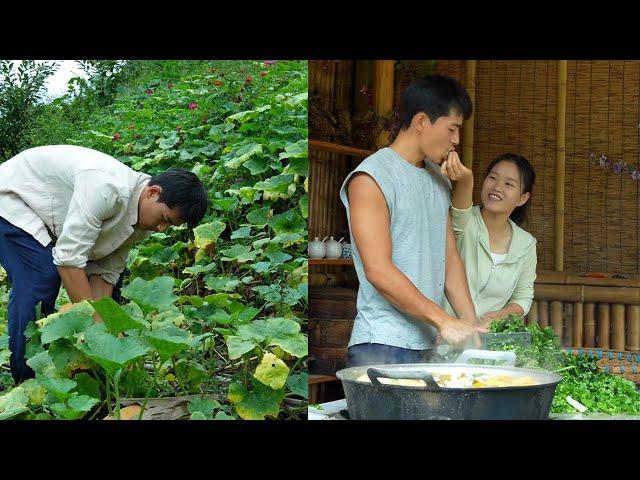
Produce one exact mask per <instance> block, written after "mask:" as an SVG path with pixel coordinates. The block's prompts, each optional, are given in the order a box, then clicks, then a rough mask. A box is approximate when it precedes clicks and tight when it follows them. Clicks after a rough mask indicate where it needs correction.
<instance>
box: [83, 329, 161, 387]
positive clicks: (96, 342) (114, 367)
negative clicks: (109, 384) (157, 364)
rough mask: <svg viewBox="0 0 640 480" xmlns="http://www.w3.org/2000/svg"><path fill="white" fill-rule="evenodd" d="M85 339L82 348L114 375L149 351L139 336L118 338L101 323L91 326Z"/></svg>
mask: <svg viewBox="0 0 640 480" xmlns="http://www.w3.org/2000/svg"><path fill="white" fill-rule="evenodd" d="M84 340H85V341H84V343H83V344H81V346H80V349H81V350H82V351H83V352H84V353H85V354H86V355H87V356H88V357H89V358H91V359H92V360H93V361H95V362H97V363H98V364H99V365H100V366H102V368H104V369H105V370H106V371H107V373H108V374H109V375H110V376H112V377H113V375H115V373H116V371H118V370H119V369H121V368H124V367H125V366H126V365H127V364H128V363H129V362H131V361H133V360H135V359H137V358H140V357H141V356H143V355H144V354H145V353H147V352H148V351H149V347H147V346H146V345H144V344H143V343H142V342H141V341H140V340H139V339H138V338H136V337H126V338H116V337H114V336H113V335H111V334H110V333H108V332H107V330H106V327H105V326H104V324H101V323H99V324H95V325H92V326H91V327H89V328H88V329H87V331H86V332H85V335H84Z"/></svg>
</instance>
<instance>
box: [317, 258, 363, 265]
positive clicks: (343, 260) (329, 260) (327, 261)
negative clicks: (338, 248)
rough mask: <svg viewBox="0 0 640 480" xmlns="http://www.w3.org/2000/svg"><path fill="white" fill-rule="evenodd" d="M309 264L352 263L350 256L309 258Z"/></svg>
mask: <svg viewBox="0 0 640 480" xmlns="http://www.w3.org/2000/svg"><path fill="white" fill-rule="evenodd" d="M309 265H353V260H352V259H351V258H336V259H333V258H310V259H309Z"/></svg>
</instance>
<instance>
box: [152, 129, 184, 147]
mask: <svg viewBox="0 0 640 480" xmlns="http://www.w3.org/2000/svg"><path fill="white" fill-rule="evenodd" d="M178 140H179V138H178V132H175V131H174V132H171V133H170V134H169V135H167V136H166V137H162V138H159V139H158V140H157V143H158V145H159V146H160V148H161V149H162V150H167V149H169V148H171V147H173V146H174V145H175V144H176V143H178Z"/></svg>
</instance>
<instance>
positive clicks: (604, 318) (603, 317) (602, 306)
mask: <svg viewBox="0 0 640 480" xmlns="http://www.w3.org/2000/svg"><path fill="white" fill-rule="evenodd" d="M598 348H604V349H605V350H608V349H609V348H611V306H610V305H609V304H608V303H599V304H598Z"/></svg>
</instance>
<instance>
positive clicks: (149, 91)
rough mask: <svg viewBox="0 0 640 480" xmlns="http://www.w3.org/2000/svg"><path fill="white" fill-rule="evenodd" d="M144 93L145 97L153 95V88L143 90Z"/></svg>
mask: <svg viewBox="0 0 640 480" xmlns="http://www.w3.org/2000/svg"><path fill="white" fill-rule="evenodd" d="M145 93H146V94H147V95H153V88H147V89H146V90H145Z"/></svg>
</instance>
